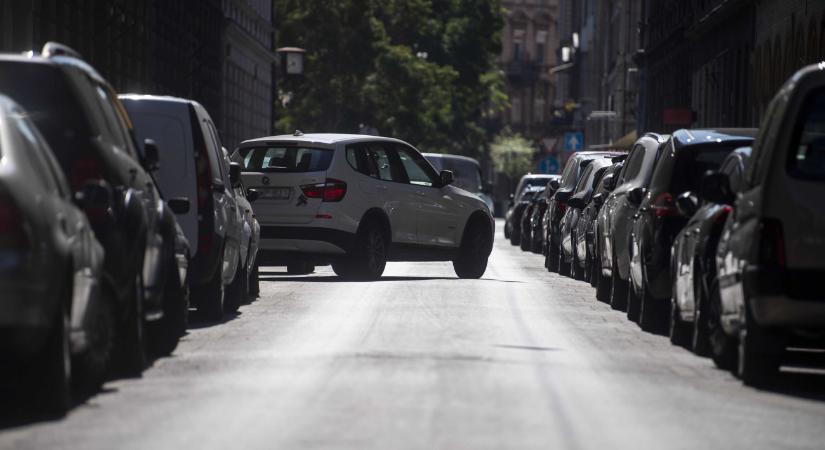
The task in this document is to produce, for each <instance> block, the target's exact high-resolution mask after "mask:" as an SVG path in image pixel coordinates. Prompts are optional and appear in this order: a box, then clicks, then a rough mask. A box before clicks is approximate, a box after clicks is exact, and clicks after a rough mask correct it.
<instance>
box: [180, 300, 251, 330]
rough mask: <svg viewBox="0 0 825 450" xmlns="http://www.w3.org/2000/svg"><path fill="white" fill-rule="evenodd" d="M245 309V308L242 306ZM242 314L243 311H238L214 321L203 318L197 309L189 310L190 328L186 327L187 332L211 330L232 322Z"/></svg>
mask: <svg viewBox="0 0 825 450" xmlns="http://www.w3.org/2000/svg"><path fill="white" fill-rule="evenodd" d="M241 308H243V306H241ZM241 314H242V312H241V311H236V312H234V313H227V314H224V315H223V318H222V319H221V320H218V321H214V320H207V319H206V318H205V317H203V316H202V315H201V314H200V313H199V312H198V310H197V309H190V310H189V326H187V327H186V329H187V330H199V329H201V328H209V327H214V326H218V325H222V324H224V323H227V322H231V321H233V320H235V319H237V318H238V317H240V316H241Z"/></svg>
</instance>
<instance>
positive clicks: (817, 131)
mask: <svg viewBox="0 0 825 450" xmlns="http://www.w3.org/2000/svg"><path fill="white" fill-rule="evenodd" d="M730 181H731V180H729V179H728V177H727V176H725V175H724V174H718V175H716V176H715V177H711V178H710V179H708V180H706V183H705V184H706V186H705V193H706V196H707V197H708V198H713V199H714V201H716V202H718V203H732V204H733V208H734V211H733V213H732V214H730V215H729V216H728V220H727V221H726V223H725V228H724V229H723V231H722V237H721V238H720V241H719V246H718V250H717V254H716V267H717V273H718V286H719V291H718V292H719V298H718V299H715V298H711V300H710V310H711V311H712V312H713V311H714V310H718V311H719V312H718V314H716V315H717V316H718V317H719V318H720V319H721V320H720V322H721V327H720V329H719V331H720V333H719V334H718V335H716V337H714V333H712V332H711V341H712V342H713V341H715V343H714V344H713V346H712V347H714V348H718V349H719V350H721V351H722V352H723V353H727V354H729V355H732V356H733V357H734V358H732V359H736V360H737V361H738V364H737V365H736V372H737V374H738V375H739V376H740V377H741V379H742V381H744V382H745V383H747V384H761V383H764V382H769V381H771V379H772V377H773V375H775V374H776V373H777V371H778V369H779V365H780V364H781V363H782V361H783V356H784V354H785V350H786V347H787V346H788V345H789V344H793V345H794V346H795V347H803V346H805V345H808V344H810V341H809V338H812V337H813V338H816V337H821V336H822V335H823V332H825V290H823V289H822V283H823V280H825V258H823V255H825V207H823V200H822V199H823V198H825V72H823V70H822V66H821V65H811V66H808V67H806V68H804V69H801V70H800V71H798V72H797V73H796V74H794V75H793V77H792V78H791V79H790V80H789V81H788V82H787V83H785V85H784V86H783V87H782V88H781V89H780V90H779V93H778V94H777V95H776V97H774V99H773V101H772V102H771V103H770V105H769V106H768V109H767V113H766V116H765V119H764V120H763V122H762V127H761V129H760V130H759V136H758V138H757V140H756V143H755V144H754V147H753V155H752V156H751V159H750V161H749V163H748V166H747V167H746V171H745V176H744V179H743V181H742V187H741V190H740V192H739V193H735V192H734V190H733V189H734V188H735V185H734V183H731V182H730ZM711 316H713V314H711ZM820 343H821V342H820ZM723 358H724V355H723Z"/></svg>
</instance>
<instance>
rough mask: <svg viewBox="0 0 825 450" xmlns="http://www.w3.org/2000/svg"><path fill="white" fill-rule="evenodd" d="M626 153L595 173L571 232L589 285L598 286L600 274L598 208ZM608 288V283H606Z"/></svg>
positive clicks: (607, 193) (581, 268)
mask: <svg viewBox="0 0 825 450" xmlns="http://www.w3.org/2000/svg"><path fill="white" fill-rule="evenodd" d="M626 156H627V155H621V156H616V157H613V158H611V165H610V166H608V167H605V168H604V169H602V170H603V172H602V173H601V175H599V174H597V180H598V181H597V184H596V187H594V188H593V192H592V193H591V194H590V198H589V199H587V201H586V206H585V207H584V209H583V210H582V212H581V216H580V217H579V220H578V221H577V223H576V229H575V230H574V233H573V245H574V246H575V249H576V250H575V253H576V254H577V255H585V257H584V258H579V259H578V262H579V268H578V269H577V270H581V271H582V277H583V278H584V279H585V280H587V281H589V282H590V284H591V286H593V287H597V286H598V284H597V283H598V279H599V275H600V274H601V267H599V265H598V264H596V262H597V261H598V258H596V254H597V249H596V244H597V242H596V239H595V236H596V225H597V221H596V217H597V216H598V214H599V209H600V208H601V206H602V205H603V204H604V200H605V198H607V196H608V195H609V194H610V190H611V189H612V186H613V184H612V183H613V181H615V176H616V175H618V173H619V171H620V170H621V168H622V164H623V162H622V161H624V158H625V157H626ZM608 288H609V285H608Z"/></svg>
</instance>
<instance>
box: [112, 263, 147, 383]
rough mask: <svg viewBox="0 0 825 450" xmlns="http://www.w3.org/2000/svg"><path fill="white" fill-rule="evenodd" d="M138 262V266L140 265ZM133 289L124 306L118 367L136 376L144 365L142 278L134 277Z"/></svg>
mask: <svg viewBox="0 0 825 450" xmlns="http://www.w3.org/2000/svg"><path fill="white" fill-rule="evenodd" d="M142 266H143V265H142V264H139V265H138V267H142ZM133 283H134V287H133V291H134V293H135V295H134V296H133V298H131V299H129V304H128V305H127V306H126V307H127V308H128V312H127V314H126V320H125V323H124V324H123V326H122V327H121V330H123V331H122V332H121V333H120V345H119V346H118V347H119V352H118V353H119V354H120V364H119V368H120V370H121V371H123V372H124V373H125V374H126V375H129V376H138V375H140V373H141V372H143V369H144V368H145V367H146V341H145V339H144V320H143V279H142V277H141V276H140V274H138V275H137V276H136V277H135V281H134V282H133Z"/></svg>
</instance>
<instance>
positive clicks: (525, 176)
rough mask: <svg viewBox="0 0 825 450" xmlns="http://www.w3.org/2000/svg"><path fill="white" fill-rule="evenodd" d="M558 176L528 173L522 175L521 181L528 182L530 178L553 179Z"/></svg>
mask: <svg viewBox="0 0 825 450" xmlns="http://www.w3.org/2000/svg"><path fill="white" fill-rule="evenodd" d="M557 176H559V175H555V174H549V173H528V174H526V175H522V177H521V178H522V179H523V180H529V179H531V178H553V177H557Z"/></svg>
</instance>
